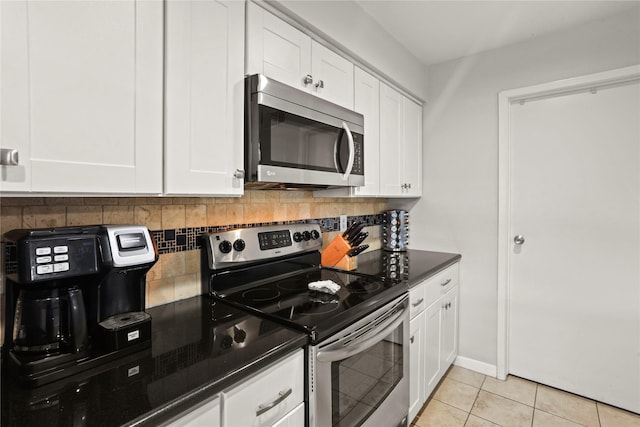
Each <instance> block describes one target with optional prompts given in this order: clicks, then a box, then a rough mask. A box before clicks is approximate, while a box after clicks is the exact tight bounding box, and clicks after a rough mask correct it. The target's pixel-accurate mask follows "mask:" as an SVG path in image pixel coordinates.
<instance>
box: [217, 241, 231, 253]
mask: <svg viewBox="0 0 640 427" xmlns="http://www.w3.org/2000/svg"><path fill="white" fill-rule="evenodd" d="M218 248H220V252H222V253H223V254H228V253H229V252H231V249H232V246H231V242H230V241H228V240H223V241H222V242H220V244H219V245H218Z"/></svg>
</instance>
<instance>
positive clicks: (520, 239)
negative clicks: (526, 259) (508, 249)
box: [513, 234, 524, 245]
mask: <svg viewBox="0 0 640 427" xmlns="http://www.w3.org/2000/svg"><path fill="white" fill-rule="evenodd" d="M513 242H514V243H515V244H516V245H521V244H523V243H524V236H523V235H522V234H518V235H517V236H516V237H514V238H513Z"/></svg>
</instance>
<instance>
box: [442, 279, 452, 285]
mask: <svg viewBox="0 0 640 427" xmlns="http://www.w3.org/2000/svg"><path fill="white" fill-rule="evenodd" d="M449 283H451V279H447V280H444V281H443V282H442V283H440V286H447V285H448V284H449Z"/></svg>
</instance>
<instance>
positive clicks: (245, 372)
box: [124, 333, 308, 427]
mask: <svg viewBox="0 0 640 427" xmlns="http://www.w3.org/2000/svg"><path fill="white" fill-rule="evenodd" d="M307 339H308V337H307V335H306V334H304V333H300V335H299V336H297V337H296V338H293V339H291V340H289V341H287V342H285V343H281V344H280V345H279V346H278V347H275V348H273V349H271V350H270V351H269V352H267V353H264V354H263V355H262V356H261V357H260V358H258V359H256V360H254V361H252V362H251V363H249V364H246V365H243V366H241V367H239V368H238V369H235V370H233V371H230V372H227V374H226V375H224V376H222V377H220V378H217V379H215V380H213V381H211V382H209V383H207V384H204V385H202V386H200V387H198V388H196V389H194V390H192V391H190V392H188V393H186V394H184V395H182V396H180V397H178V398H176V399H175V400H173V401H172V402H169V403H167V404H165V405H164V406H162V407H160V408H158V409H157V410H155V411H151V412H148V413H146V414H144V415H143V416H140V417H138V418H136V419H134V420H132V421H131V422H129V423H127V424H125V425H124V426H127V427H142V426H158V425H160V426H162V425H167V424H169V423H171V422H173V421H175V420H177V419H178V418H179V417H180V416H181V415H183V414H186V413H187V412H188V411H189V410H190V409H192V408H194V407H196V406H197V405H199V404H201V403H203V402H205V401H206V400H207V399H209V398H211V397H213V396H215V395H216V394H218V393H220V392H221V391H223V390H224V389H226V388H228V387H231V386H233V385H235V384H237V383H239V382H241V381H243V380H244V379H246V378H248V377H250V376H251V375H253V374H255V373H257V372H259V371H260V370H261V369H263V368H266V367H267V366H269V365H270V364H272V363H274V362H276V361H278V360H279V359H280V358H282V357H285V356H287V355H289V354H291V353H293V352H294V351H295V350H297V349H299V348H302V347H304V346H305V345H306V344H307Z"/></svg>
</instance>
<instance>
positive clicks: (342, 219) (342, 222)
mask: <svg viewBox="0 0 640 427" xmlns="http://www.w3.org/2000/svg"><path fill="white" fill-rule="evenodd" d="M346 229H347V216H346V215H340V231H344V230H346Z"/></svg>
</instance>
